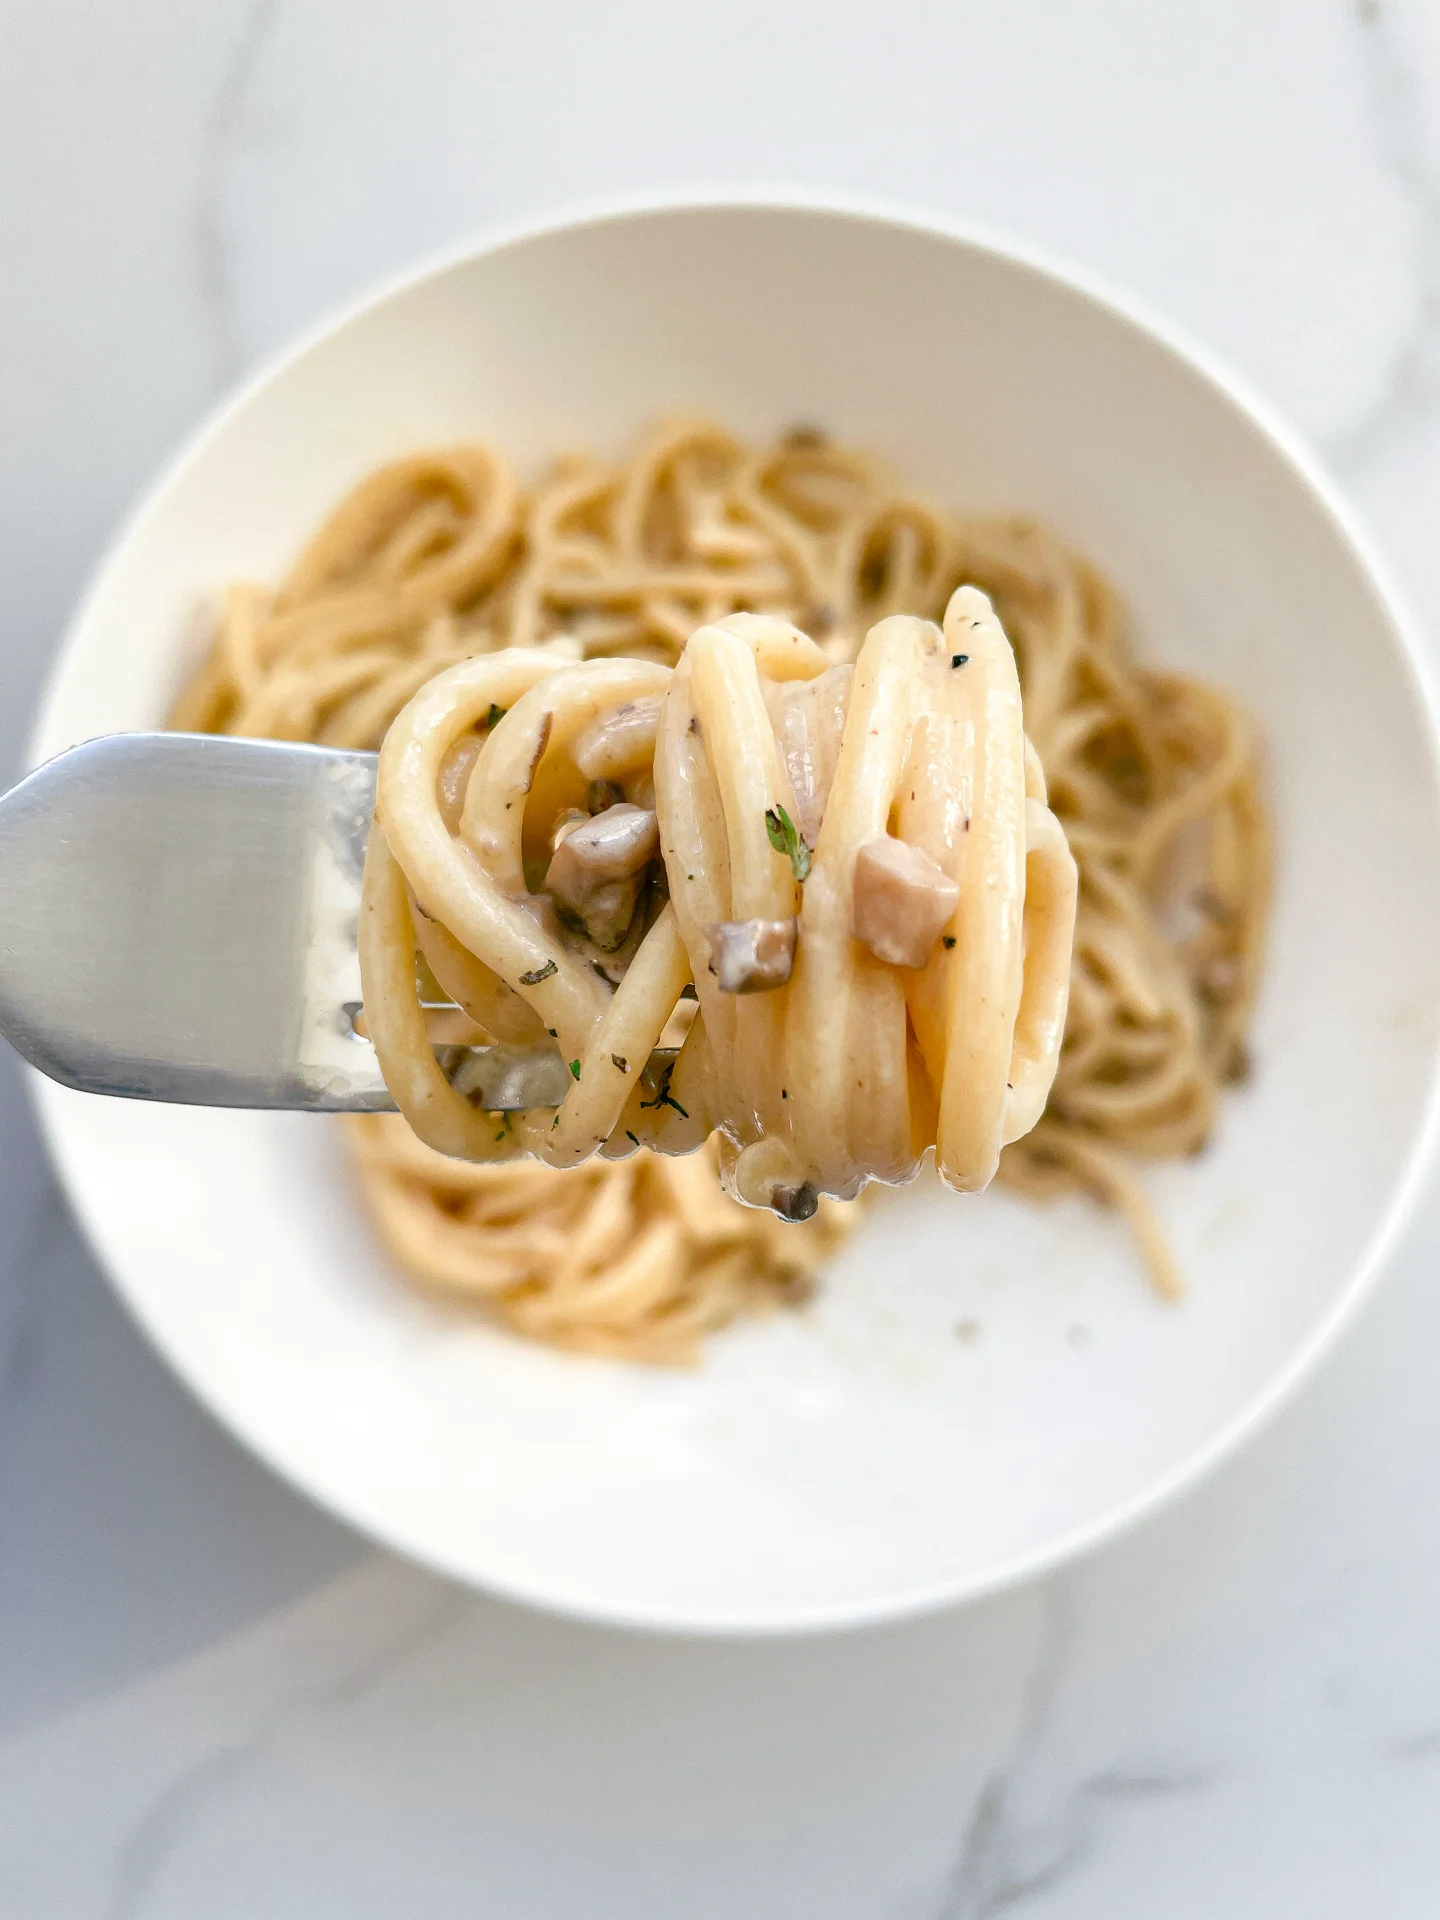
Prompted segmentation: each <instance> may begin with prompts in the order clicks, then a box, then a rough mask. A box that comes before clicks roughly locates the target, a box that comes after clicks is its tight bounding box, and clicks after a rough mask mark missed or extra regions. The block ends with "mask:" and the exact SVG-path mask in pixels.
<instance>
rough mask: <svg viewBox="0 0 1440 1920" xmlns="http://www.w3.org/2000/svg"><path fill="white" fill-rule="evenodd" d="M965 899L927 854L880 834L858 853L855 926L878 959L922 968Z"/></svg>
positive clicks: (853, 907) (852, 915) (852, 905)
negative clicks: (960, 902) (959, 904)
mask: <svg viewBox="0 0 1440 1920" xmlns="http://www.w3.org/2000/svg"><path fill="white" fill-rule="evenodd" d="M959 899H960V889H959V887H958V886H956V884H955V882H954V881H953V880H952V879H951V878H950V876H949V874H947V873H946V872H945V871H944V870H943V869H942V868H941V867H938V866H937V865H936V864H935V862H934V861H933V860H932V859H931V858H930V856H929V854H928V853H923V852H922V851H921V850H920V848H919V847H912V846H910V845H908V844H907V843H906V842H905V841H904V840H896V839H895V838H894V837H893V836H892V835H890V834H888V833H886V834H881V835H879V836H878V838H876V839H874V840H867V841H866V842H865V844H864V846H862V847H861V849H860V851H859V852H858V853H857V854H856V856H855V886H854V891H853V894H852V896H851V902H850V931H851V933H853V934H854V936H855V938H856V939H857V940H858V941H860V942H861V944H862V945H863V946H867V947H868V948H869V949H870V951H871V953H873V954H874V956H875V958H876V959H877V960H884V961H885V962H886V963H887V964H888V965H890V966H892V967H923V966H924V965H925V962H926V961H927V960H928V959H929V958H930V955H931V954H932V953H933V952H934V951H935V942H936V941H937V940H938V939H939V938H940V935H941V934H942V933H943V932H944V931H945V926H946V923H947V922H948V921H949V919H950V916H951V914H952V913H954V911H955V907H956V904H957V902H958V901H959Z"/></svg>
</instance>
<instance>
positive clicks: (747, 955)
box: [705, 919, 796, 993]
mask: <svg viewBox="0 0 1440 1920" xmlns="http://www.w3.org/2000/svg"><path fill="white" fill-rule="evenodd" d="M795 930H796V922H795V921H794V920H793V919H791V920H715V921H712V922H711V924H710V925H709V926H708V927H706V929H705V938H706V939H707V940H708V941H709V942H710V971H711V972H712V973H713V974H714V976H715V984H716V985H717V986H718V987H719V989H720V991H721V993H769V992H770V990H771V989H772V988H774V987H783V986H784V984H785V982H786V981H787V980H788V979H789V978H790V969H791V968H792V967H793V966H794V964H795Z"/></svg>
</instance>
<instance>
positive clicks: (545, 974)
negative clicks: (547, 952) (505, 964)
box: [520, 960, 560, 987]
mask: <svg viewBox="0 0 1440 1920" xmlns="http://www.w3.org/2000/svg"><path fill="white" fill-rule="evenodd" d="M559 971H560V969H559V968H558V967H557V966H556V964H555V962H554V961H553V960H547V961H546V962H545V964H544V966H543V967H536V968H535V969H534V971H533V972H532V973H522V974H521V976H520V984H521V986H522V987H538V986H539V984H540V982H541V981H542V980H548V979H549V978H550V976H551V974H552V973H558V972H559Z"/></svg>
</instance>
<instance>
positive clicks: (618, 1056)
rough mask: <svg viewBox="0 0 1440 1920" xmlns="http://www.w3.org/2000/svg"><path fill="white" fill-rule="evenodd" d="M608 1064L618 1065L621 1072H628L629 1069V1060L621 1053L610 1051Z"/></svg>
mask: <svg viewBox="0 0 1440 1920" xmlns="http://www.w3.org/2000/svg"><path fill="white" fill-rule="evenodd" d="M610 1064H611V1066H612V1067H618V1068H619V1069H620V1071H621V1073H628V1072H629V1071H630V1062H629V1061H628V1060H627V1059H626V1058H625V1056H624V1054H623V1053H612V1054H611V1056H610Z"/></svg>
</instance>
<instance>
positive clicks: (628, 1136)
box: [625, 1127, 640, 1147]
mask: <svg viewBox="0 0 1440 1920" xmlns="http://www.w3.org/2000/svg"><path fill="white" fill-rule="evenodd" d="M625 1138H626V1139H627V1140H634V1141H635V1144H636V1146H637V1147H638V1146H639V1144H640V1142H639V1140H638V1139H636V1137H635V1135H634V1134H633V1133H631V1131H630V1129H629V1128H628V1127H626V1129H625Z"/></svg>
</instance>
